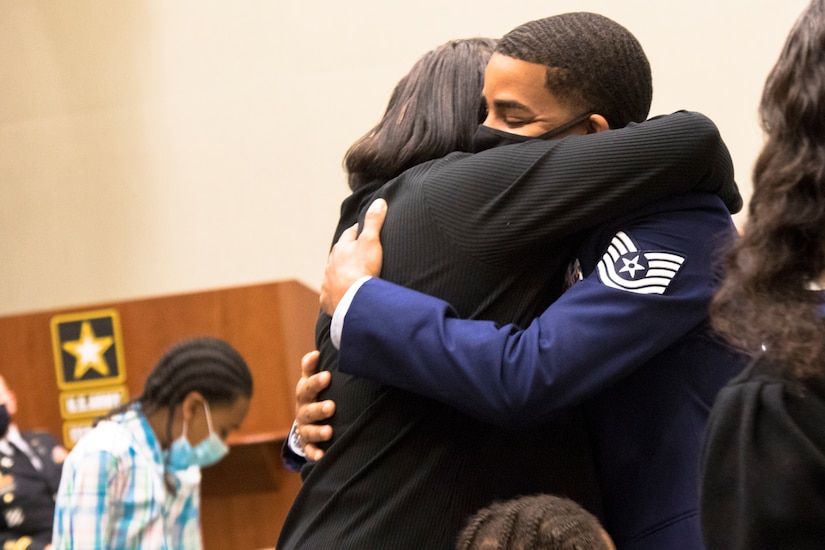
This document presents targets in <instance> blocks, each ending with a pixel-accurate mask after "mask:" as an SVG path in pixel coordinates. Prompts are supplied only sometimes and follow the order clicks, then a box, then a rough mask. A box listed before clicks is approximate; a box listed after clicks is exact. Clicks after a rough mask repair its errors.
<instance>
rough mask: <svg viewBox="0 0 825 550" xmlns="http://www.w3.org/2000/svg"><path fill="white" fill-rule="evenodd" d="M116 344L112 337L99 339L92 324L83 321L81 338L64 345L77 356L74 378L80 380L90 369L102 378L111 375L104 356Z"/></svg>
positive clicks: (64, 347) (65, 348)
mask: <svg viewBox="0 0 825 550" xmlns="http://www.w3.org/2000/svg"><path fill="white" fill-rule="evenodd" d="M113 343H114V339H113V338H112V337H111V336H104V337H102V338H97V337H96V336H95V333H94V330H92V324H91V323H90V322H89V321H83V323H82V324H81V325H80V338H79V339H77V340H74V341H72V342H66V343H64V344H63V349H64V350H66V351H68V352H69V353H71V354H72V355H74V356H75V358H76V362H75V366H74V378H75V380H79V379H80V377H82V376H83V375H84V374H86V373H87V372H88V371H89V370H90V369H94V370H96V371H97V372H99V373H100V374H101V375H102V376H108V375H109V364H108V363H106V358H105V357H103V354H104V353H105V352H106V350H107V349H109V348H110V347H111V346H112V344H113Z"/></svg>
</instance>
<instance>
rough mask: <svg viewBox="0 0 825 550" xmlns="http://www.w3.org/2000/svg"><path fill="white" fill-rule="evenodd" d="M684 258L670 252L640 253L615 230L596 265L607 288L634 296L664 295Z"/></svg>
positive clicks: (626, 237)
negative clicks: (634, 294)
mask: <svg viewBox="0 0 825 550" xmlns="http://www.w3.org/2000/svg"><path fill="white" fill-rule="evenodd" d="M684 262H685V257H684V256H680V255H679V254H674V253H672V252H640V251H639V249H638V248H637V247H636V245H635V243H634V242H633V241H632V240H631V238H630V236H629V235H628V234H627V233H625V232H624V231H619V232H618V233H616V236H615V237H613V240H612V241H610V245H609V246H608V247H607V251H606V252H605V253H604V256H602V259H601V260H600V261H599V264H598V266H597V268H598V270H599V279H600V280H601V282H602V283H603V284H605V285H607V286H609V287H612V288H616V289H619V290H626V291H628V292H636V293H638V294H664V293H665V291H666V290H667V287H668V285H670V282H671V281H672V280H673V278H674V277H675V276H676V274H677V273H678V272H679V269H681V267H682V264H683V263H684Z"/></svg>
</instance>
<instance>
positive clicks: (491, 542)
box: [456, 495, 608, 550]
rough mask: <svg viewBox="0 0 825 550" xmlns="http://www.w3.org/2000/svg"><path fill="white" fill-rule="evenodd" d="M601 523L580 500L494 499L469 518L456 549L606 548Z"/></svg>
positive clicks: (539, 497) (583, 549)
mask: <svg viewBox="0 0 825 550" xmlns="http://www.w3.org/2000/svg"><path fill="white" fill-rule="evenodd" d="M602 533H603V530H602V526H601V524H600V523H599V520H597V519H596V518H595V517H594V516H593V515H592V514H591V513H590V512H588V511H587V510H585V509H584V508H582V507H581V506H580V505H579V504H578V503H576V502H574V501H572V500H570V499H568V498H564V497H559V496H553V495H534V496H524V497H519V498H515V499H512V500H506V501H503V502H495V503H493V504H492V505H490V506H488V507H487V508H482V509H481V510H479V511H478V512H476V514H475V515H474V516H473V517H472V518H470V520H469V521H468V523H467V526H466V527H465V528H464V530H463V531H462V532H461V535H459V538H458V543H457V544H456V549H457V550H523V549H528V548H529V549H541V550H607V549H608V545H607V541H606V540H605V538H604V536H603V534H602Z"/></svg>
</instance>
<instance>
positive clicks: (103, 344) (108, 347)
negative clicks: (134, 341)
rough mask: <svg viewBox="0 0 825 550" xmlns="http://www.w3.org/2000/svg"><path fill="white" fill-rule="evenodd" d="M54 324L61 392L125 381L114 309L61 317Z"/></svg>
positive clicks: (56, 360)
mask: <svg viewBox="0 0 825 550" xmlns="http://www.w3.org/2000/svg"><path fill="white" fill-rule="evenodd" d="M51 324H52V340H53V346H54V354H55V366H56V369H57V380H58V385H59V386H60V387H61V388H62V389H69V388H77V387H87V386H93V385H94V386H99V385H101V384H109V383H118V382H122V381H123V380H124V378H125V372H123V368H122V365H123V358H122V354H121V344H120V325H119V321H118V317H117V312H116V311H115V310H105V311H92V312H86V313H78V314H71V315H58V316H56V317H53V318H52V323H51Z"/></svg>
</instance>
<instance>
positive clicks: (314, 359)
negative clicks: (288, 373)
mask: <svg viewBox="0 0 825 550" xmlns="http://www.w3.org/2000/svg"><path fill="white" fill-rule="evenodd" d="M319 355H321V352H320V351H318V350H317V349H316V350H313V351H310V352H309V353H307V354H305V355H304V356H303V357H302V358H301V376H303V377H305V378H309V377H310V376H312V375H313V374H315V373H316V372H317V371H318V356H319Z"/></svg>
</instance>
